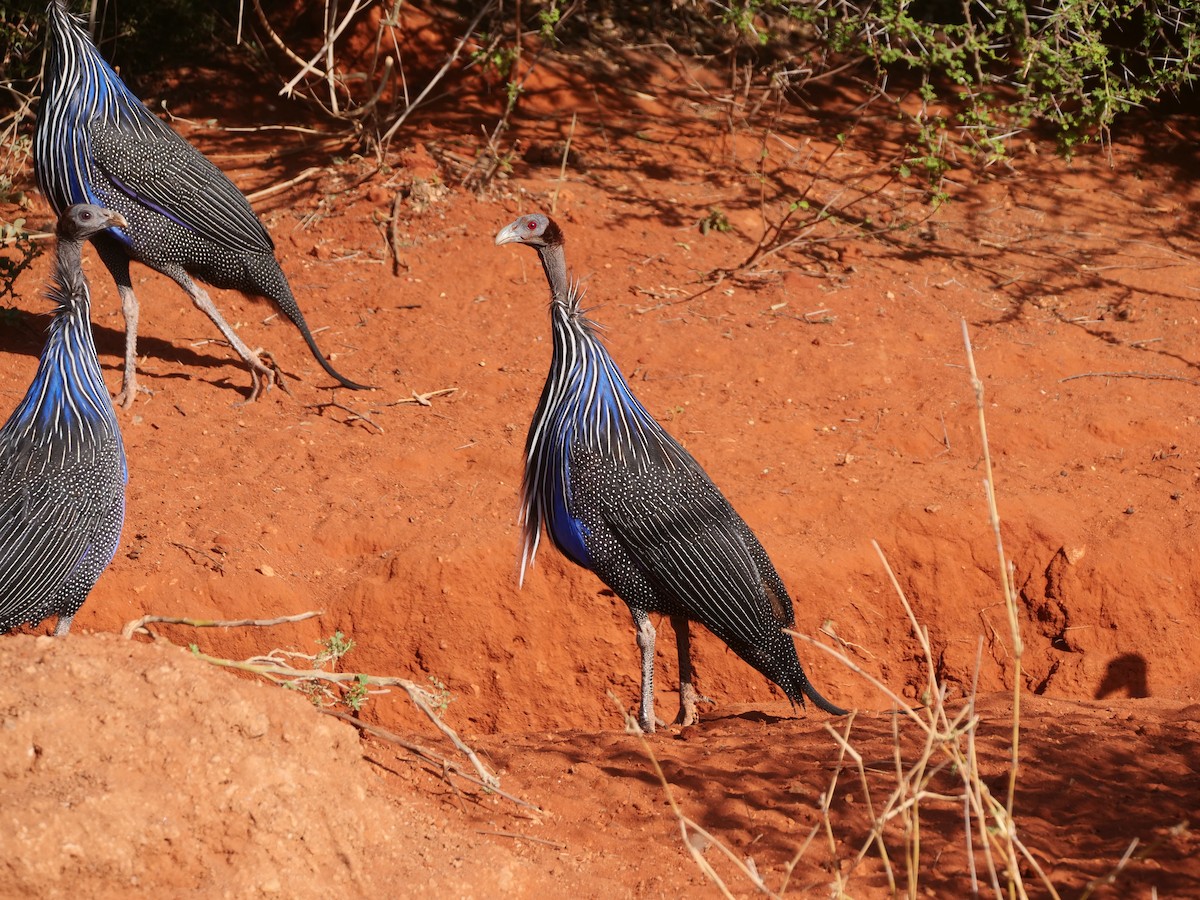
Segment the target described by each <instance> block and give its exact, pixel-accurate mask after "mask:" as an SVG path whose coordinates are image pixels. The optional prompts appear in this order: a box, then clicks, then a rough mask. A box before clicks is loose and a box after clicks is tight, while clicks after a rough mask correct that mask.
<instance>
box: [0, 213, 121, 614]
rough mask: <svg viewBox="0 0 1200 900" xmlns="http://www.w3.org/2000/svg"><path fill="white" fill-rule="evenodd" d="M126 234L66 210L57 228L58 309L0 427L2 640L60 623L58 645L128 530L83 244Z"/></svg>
mask: <svg viewBox="0 0 1200 900" xmlns="http://www.w3.org/2000/svg"><path fill="white" fill-rule="evenodd" d="M124 224H125V219H124V218H123V217H122V216H121V214H120V213H116V212H113V211H111V210H107V209H101V208H100V207H98V206H91V205H86V204H82V205H78V206H72V207H69V208H68V209H67V211H66V212H65V213H63V215H62V217H61V218H60V219H59V222H58V258H57V260H56V262H55V268H54V278H55V281H56V282H57V284H56V285H55V286H54V287H53V288H51V290H50V292H49V296H50V299H51V300H54V301H55V302H57V303H58V310H57V311H56V312H55V315H54V320H53V321H52V322H51V323H50V335H49V337H48V338H47V340H46V347H45V349H44V350H43V351H42V357H41V360H40V362H39V363H38V368H37V374H36V375H34V377H33V383H32V384H31V385H30V386H29V390H28V391H27V392H26V394H25V399H24V400H22V401H21V402H20V403H19V404H18V405H17V408H16V410H14V411H13V414H12V416H10V417H9V419H8V421H7V422H5V423H4V427H3V428H0V632H2V631H8V630H9V629H10V628H15V627H16V626H18V625H23V624H26V623H29V624H33V625H36V624H37V623H38V622H40V621H42V619H44V618H46V617H47V616H58V624H57V627H56V628H55V630H54V633H55V634H56V635H62V634H66V633H67V632H68V631H69V630H70V628H71V620H72V619H73V618H74V617H75V613H76V612H78V611H79V607H81V606H83V601H84V600H86V599H87V596H88V594H89V593H91V590H92V586H93V585H95V583H96V579H97V578H99V577H100V573H101V572H103V571H104V570H105V568H107V567H108V564H109V563H110V562H112V558H113V554H114V553H116V550H117V542H118V541H119V540H120V537H121V525H122V524H123V523H124V521H125V484H126V481H127V480H128V476H127V472H126V468H125V448H124V445H123V444H122V442H121V432H120V431H119V430H118V429H117V417H116V412H115V411H114V410H113V404H112V400H111V399H110V397H109V395H108V389H107V388H106V387H105V386H104V379H103V378H102V377H101V376H100V363H99V361H98V360H97V359H96V345H95V344H94V343H93V342H92V323H91V317H90V314H91V300H90V297H89V295H88V285H87V280H86V279H85V278H84V277H83V270H82V268H81V266H80V264H81V262H82V257H83V242H84V241H85V240H86V239H87V238H89V237H92V236H95V235H97V234H99V233H101V232H102V231H103V230H104V229H106V228H119V227H121V226H123V225H124Z"/></svg>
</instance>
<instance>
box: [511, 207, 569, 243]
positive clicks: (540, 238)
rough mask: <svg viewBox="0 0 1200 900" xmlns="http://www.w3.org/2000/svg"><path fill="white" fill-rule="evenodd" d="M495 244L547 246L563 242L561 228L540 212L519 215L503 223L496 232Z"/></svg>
mask: <svg viewBox="0 0 1200 900" xmlns="http://www.w3.org/2000/svg"><path fill="white" fill-rule="evenodd" d="M496 243H497V244H513V243H517V244H528V245H529V246H530V247H549V246H552V245H554V244H562V243H563V233H562V229H561V228H559V227H558V223H557V222H555V221H554V220H553V219H552V218H550V217H549V216H546V215H542V214H541V213H531V214H530V215H528V216H521V218H519V219H517V220H516V221H515V222H512V223H510V224H508V225H505V226H504V227H503V228H501V229H500V231H499V232H498V233H497V234H496Z"/></svg>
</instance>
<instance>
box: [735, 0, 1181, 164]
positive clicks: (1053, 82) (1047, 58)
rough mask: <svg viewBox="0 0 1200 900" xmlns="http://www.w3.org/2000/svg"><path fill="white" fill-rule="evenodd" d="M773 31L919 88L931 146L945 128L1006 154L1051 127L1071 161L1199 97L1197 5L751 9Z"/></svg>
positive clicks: (782, 1) (906, 0)
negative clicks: (799, 28) (774, 25)
mask: <svg viewBox="0 0 1200 900" xmlns="http://www.w3.org/2000/svg"><path fill="white" fill-rule="evenodd" d="M749 4H750V8H752V9H755V10H756V11H757V12H758V14H759V15H761V16H762V17H764V18H765V19H766V20H767V21H768V22H770V21H771V20H772V19H773V18H774V19H778V18H779V17H780V16H784V17H787V18H788V19H790V20H792V21H794V22H799V23H803V24H805V25H807V26H810V27H813V28H814V29H815V32H816V35H817V38H818V41H819V46H820V48H821V52H824V53H828V54H829V56H828V58H827V64H830V65H831V64H832V63H833V62H834V60H835V59H836V60H837V61H838V62H839V63H840V62H841V61H843V60H844V58H845V57H846V56H851V57H855V56H857V57H859V58H861V59H862V60H864V61H866V62H869V63H870V64H871V65H873V66H874V70H875V73H876V75H877V77H878V79H879V83H880V84H881V85H887V83H888V79H900V80H901V82H904V83H912V82H913V81H914V80H915V84H916V87H917V89H918V90H919V91H920V96H921V98H922V100H924V101H925V103H926V104H927V105H932V104H934V103H942V104H946V105H948V106H950V107H951V108H952V109H953V110H954V112H953V121H952V122H950V123H939V122H938V121H937V120H936V117H935V116H934V115H933V114H931V113H927V112H926V111H925V110H923V111H922V114H919V115H918V116H917V120H918V121H917V125H918V127H922V128H925V129H927V133H925V134H923V135H920V141H921V143H923V144H924V145H925V146H927V147H928V146H932V145H933V140H934V138H935V133H936V132H937V131H939V130H940V128H941V127H942V125H943V124H949V125H952V126H954V127H957V128H959V129H961V131H962V133H963V134H964V135H966V136H967V137H968V138H969V139H970V141H971V142H972V143H973V144H974V145H975V146H976V147H979V148H981V149H983V150H984V151H986V152H988V153H990V154H993V155H1003V153H1004V149H1005V139H1006V138H1007V137H1009V136H1010V135H1011V134H1012V133H1013V132H1014V131H1015V130H1020V129H1026V128H1031V127H1037V126H1046V127H1048V128H1049V129H1050V130H1051V131H1052V132H1053V134H1054V135H1055V137H1056V138H1057V139H1058V140H1059V142H1060V145H1061V146H1062V148H1063V149H1064V150H1065V151H1067V152H1070V150H1071V148H1072V147H1073V146H1075V145H1076V144H1077V143H1079V142H1080V141H1084V140H1091V139H1100V140H1104V139H1106V138H1107V136H1108V133H1109V128H1110V127H1111V126H1112V124H1113V122H1114V121H1115V120H1116V118H1117V117H1118V116H1120V115H1121V114H1122V113H1126V112H1128V111H1130V110H1131V109H1134V108H1136V107H1141V106H1145V105H1147V104H1149V103H1151V102H1153V101H1156V100H1159V99H1162V98H1164V97H1167V96H1169V95H1172V94H1178V93H1180V92H1183V91H1185V90H1189V89H1191V88H1192V87H1193V85H1194V83H1195V80H1196V77H1197V73H1198V71H1200V15H1198V13H1200V4H1198V3H1197V2H1196V0H1170V2H1157V0H1148V2H1146V0H1060V2H1058V3H1044V4H1043V3H1041V2H1037V0H1004V2H1001V3H995V4H992V3H986V4H985V3H980V2H972V0H965V2H962V3H947V2H940V0H828V2H826V0H813V2H797V0H749Z"/></svg>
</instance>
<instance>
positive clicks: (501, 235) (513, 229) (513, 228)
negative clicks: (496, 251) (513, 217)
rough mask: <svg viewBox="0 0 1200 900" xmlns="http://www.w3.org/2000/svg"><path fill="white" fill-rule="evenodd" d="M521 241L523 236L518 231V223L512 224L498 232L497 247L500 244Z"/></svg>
mask: <svg viewBox="0 0 1200 900" xmlns="http://www.w3.org/2000/svg"><path fill="white" fill-rule="evenodd" d="M520 239H521V235H520V232H518V231H517V223H516V222H510V223H509V224H507V225H505V226H504V227H503V228H501V229H500V230H499V231H498V232H496V245H497V246H499V245H500V244H511V243H512V242H513V241H519V240H520Z"/></svg>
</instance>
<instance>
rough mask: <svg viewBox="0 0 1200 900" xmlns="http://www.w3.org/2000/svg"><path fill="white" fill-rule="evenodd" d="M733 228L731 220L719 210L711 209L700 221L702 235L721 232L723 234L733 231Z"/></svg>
mask: <svg viewBox="0 0 1200 900" xmlns="http://www.w3.org/2000/svg"><path fill="white" fill-rule="evenodd" d="M732 230H733V226H732V225H730V224H729V218H728V217H727V216H726V215H725V213H723V212H721V211H720V210H719V209H710V210H709V211H708V215H707V216H705V217H704V218H703V219H701V220H700V233H701V234H705V235H706V234H708V233H709V232H710V231H719V232H721V233H722V234H724V233H726V232H728V231H732Z"/></svg>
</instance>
